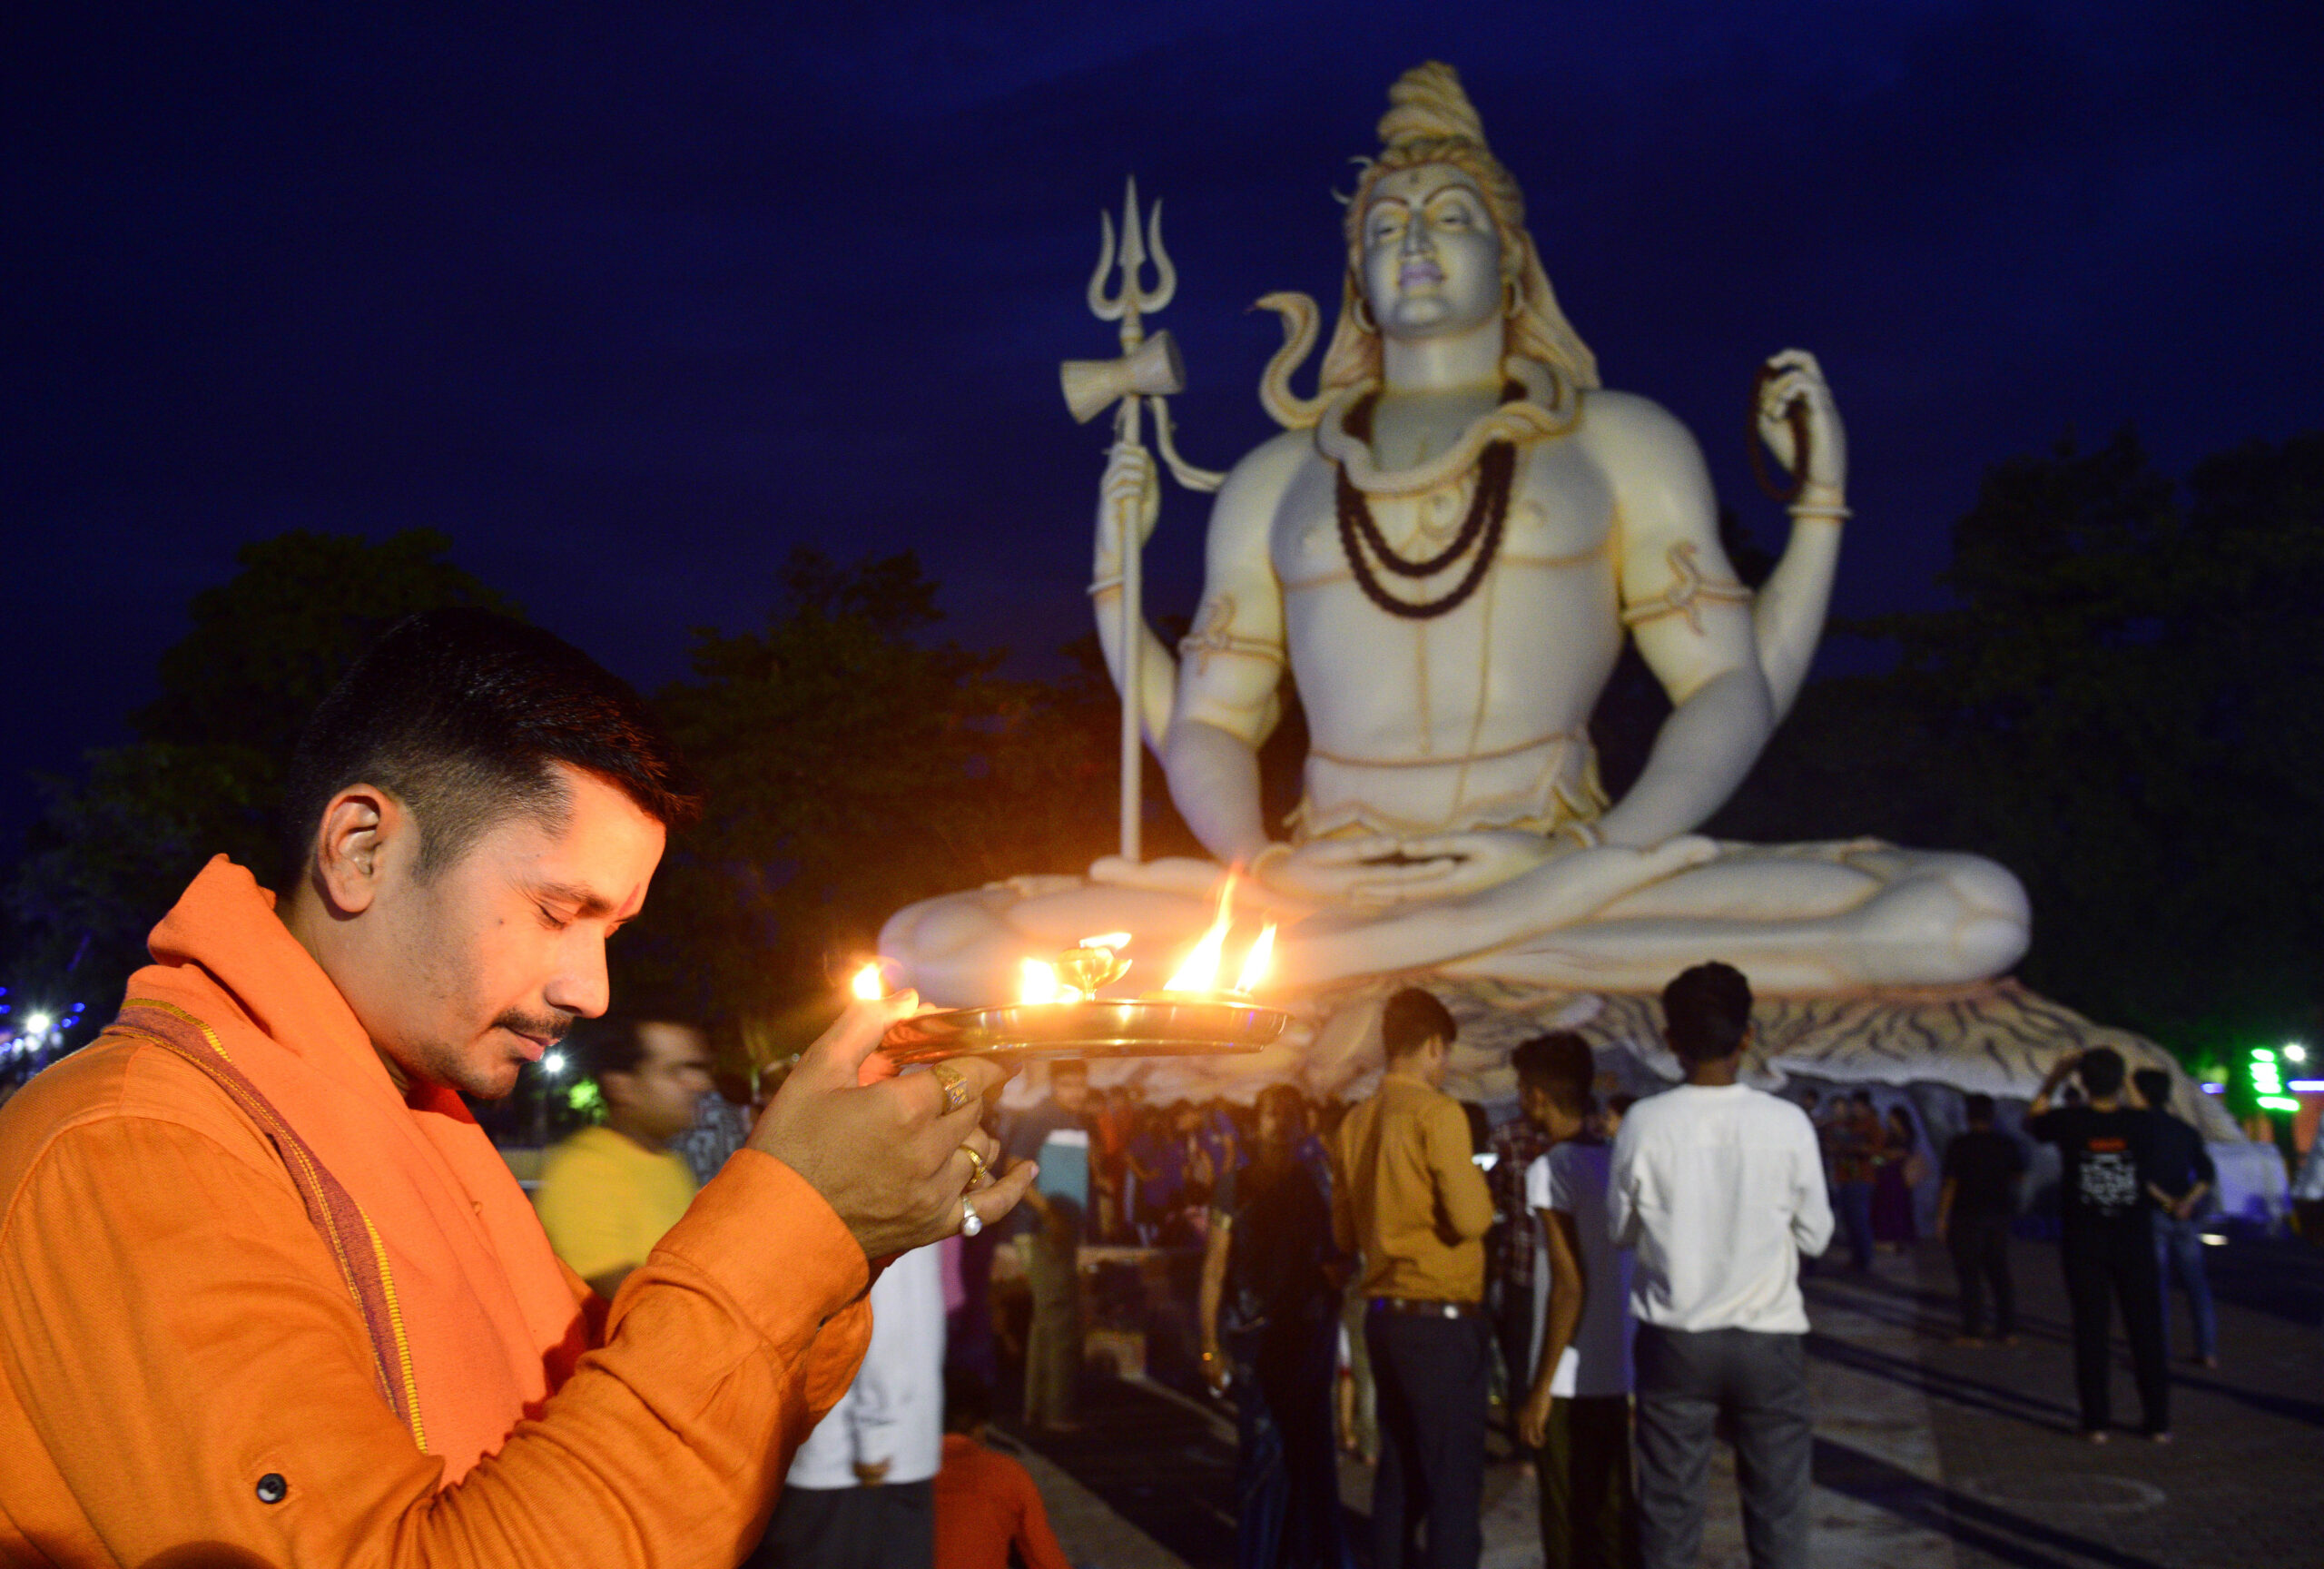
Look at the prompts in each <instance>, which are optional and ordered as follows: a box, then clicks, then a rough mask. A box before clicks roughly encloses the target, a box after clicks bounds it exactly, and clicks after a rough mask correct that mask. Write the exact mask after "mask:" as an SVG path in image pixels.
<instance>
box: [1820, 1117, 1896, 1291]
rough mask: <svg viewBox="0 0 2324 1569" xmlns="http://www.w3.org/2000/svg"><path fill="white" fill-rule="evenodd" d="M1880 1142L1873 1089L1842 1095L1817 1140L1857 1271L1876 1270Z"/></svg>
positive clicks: (1853, 1264)
mask: <svg viewBox="0 0 2324 1569" xmlns="http://www.w3.org/2000/svg"><path fill="white" fill-rule="evenodd" d="M1880 1142H1881V1130H1880V1117H1879V1114H1878V1113H1877V1112H1876V1111H1874V1110H1873V1109H1872V1091H1871V1090H1857V1091H1856V1093H1855V1094H1853V1095H1849V1096H1846V1097H1845V1098H1844V1099H1842V1100H1841V1104H1840V1105H1839V1107H1838V1108H1837V1110H1835V1111H1834V1112H1833V1113H1832V1117H1831V1120H1829V1121H1828V1122H1827V1123H1826V1124H1825V1125H1824V1127H1823V1129H1822V1130H1820V1132H1819V1133H1818V1135H1817V1146H1818V1148H1819V1149H1820V1150H1822V1153H1823V1157H1824V1167H1825V1175H1826V1178H1827V1180H1828V1181H1829V1182H1830V1184H1831V1195H1832V1213H1833V1214H1834V1216H1836V1217H1837V1219H1838V1221H1839V1226H1840V1235H1841V1236H1843V1237H1845V1238H1847V1243H1848V1261H1849V1265H1850V1267H1851V1268H1855V1269H1856V1270H1858V1271H1866V1270H1869V1269H1870V1268H1872V1254H1873V1249H1874V1247H1875V1245H1876V1244H1875V1242H1874V1239H1873V1234H1872V1187H1873V1181H1874V1179H1875V1178H1876V1176H1877V1174H1878V1168H1879V1163H1880Z"/></svg>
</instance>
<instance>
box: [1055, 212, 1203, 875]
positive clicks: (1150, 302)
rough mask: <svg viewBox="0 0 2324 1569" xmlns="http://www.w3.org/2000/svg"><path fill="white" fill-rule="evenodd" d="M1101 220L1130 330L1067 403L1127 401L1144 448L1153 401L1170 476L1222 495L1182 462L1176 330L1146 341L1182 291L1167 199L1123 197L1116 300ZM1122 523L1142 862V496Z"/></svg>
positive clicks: (1124, 662) (1130, 845)
mask: <svg viewBox="0 0 2324 1569" xmlns="http://www.w3.org/2000/svg"><path fill="white" fill-rule="evenodd" d="M1098 225H1099V232H1100V233H1101V234H1102V236H1103V239H1102V241H1101V242H1100V244H1099V247H1098V270H1097V271H1095V272H1093V273H1091V274H1090V275H1089V310H1090V312H1091V314H1093V315H1095V316H1096V317H1097V318H1098V321H1119V322H1120V323H1121V324H1122V328H1121V340H1122V354H1121V358H1120V359H1118V360H1067V361H1066V362H1065V363H1064V364H1063V365H1061V366H1059V368H1058V377H1059V381H1061V382H1062V383H1063V385H1064V388H1065V403H1066V407H1067V409H1068V410H1071V412H1072V414H1073V418H1074V419H1075V421H1076V422H1077V423H1079V424H1085V425H1086V424H1088V422H1089V421H1090V420H1091V419H1095V418H1096V417H1097V416H1098V413H1099V412H1101V411H1102V410H1104V409H1105V408H1106V407H1107V406H1108V404H1115V403H1118V405H1119V407H1118V408H1117V410H1115V414H1114V443H1115V448H1116V449H1117V450H1120V449H1137V448H1139V447H1141V446H1142V445H1143V440H1142V431H1141V428H1140V421H1139V412H1140V410H1141V408H1142V406H1143V403H1144V401H1145V400H1149V399H1150V400H1152V401H1153V404H1154V438H1155V444H1156V445H1157V447H1159V448H1160V449H1162V459H1163V461H1164V462H1166V463H1167V464H1168V465H1169V468H1170V472H1171V473H1172V474H1173V475H1175V476H1176V477H1177V481H1178V483H1179V484H1181V485H1183V486H1185V487H1186V488H1187V489H1189V490H1201V491H1209V490H1216V489H1217V488H1218V487H1219V485H1220V484H1221V483H1222V482H1224V480H1225V479H1226V476H1225V475H1223V474H1215V473H1212V472H1211V471H1210V470H1208V469H1196V468H1195V467H1194V466H1193V465H1192V464H1189V463H1187V462H1186V461H1185V460H1184V459H1181V458H1179V456H1178V451H1177V442H1176V440H1174V439H1172V434H1171V429H1170V412H1169V408H1168V406H1167V404H1166V403H1165V402H1164V401H1163V400H1164V398H1165V397H1166V396H1167V395H1168V394H1171V393H1174V392H1183V391H1184V390H1186V385H1187V370H1186V365H1185V362H1184V361H1183V360H1180V359H1179V357H1178V346H1177V343H1175V342H1173V341H1172V340H1171V338H1170V334H1169V333H1168V332H1167V331H1162V332H1157V333H1156V334H1155V335H1154V336H1153V337H1151V338H1148V337H1147V335H1146V324H1145V321H1144V318H1145V317H1146V316H1147V315H1149V314H1151V313H1153V312H1155V311H1159V310H1161V309H1162V307H1164V306H1165V305H1167V304H1168V303H1169V302H1170V301H1171V298H1172V297H1173V296H1174V295H1176V294H1177V291H1178V270H1177V268H1176V267H1173V266H1172V265H1171V264H1170V253H1169V252H1167V251H1165V250H1164V249H1163V248H1162V203H1161V202H1160V201H1159V200H1157V201H1156V202H1155V203H1154V206H1153V209H1152V211H1151V212H1149V213H1147V218H1146V221H1145V222H1144V223H1143V224H1141V223H1140V222H1139V221H1138V210H1137V176H1136V175H1132V176H1131V177H1130V179H1129V182H1128V189H1127V190H1126V191H1125V192H1124V194H1123V197H1122V231H1121V244H1120V249H1119V252H1118V260H1119V262H1120V266H1121V287H1120V290H1119V291H1118V292H1117V293H1115V294H1113V295H1112V296H1110V297H1108V294H1107V292H1106V275H1107V274H1108V273H1109V272H1111V271H1114V268H1115V262H1116V260H1117V252H1116V248H1115V243H1114V220H1113V216H1112V214H1110V213H1108V212H1105V211H1104V210H1103V209H1100V210H1099V211H1098ZM1141 230H1142V231H1143V233H1142V234H1141ZM1149 250H1150V251H1151V252H1152V258H1153V262H1154V271H1155V282H1154V286H1153V287H1152V288H1151V289H1148V288H1147V286H1146V285H1145V283H1144V282H1143V281H1141V280H1140V278H1139V276H1138V274H1139V271H1141V270H1142V269H1143V268H1144V266H1145V265H1146V262H1147V252H1149ZM1114 525H1115V528H1117V529H1118V537H1119V538H1120V540H1121V550H1122V603H1121V650H1122V655H1121V693H1122V731H1121V764H1122V798H1121V837H1122V847H1121V853H1122V858H1123V859H1124V860H1126V861H1137V860H1140V859H1142V858H1143V857H1142V855H1141V853H1140V846H1139V838H1140V834H1139V821H1140V817H1141V815H1142V811H1143V807H1144V804H1145V803H1144V798H1143V789H1142V786H1143V784H1144V777H1145V760H1146V755H1145V743H1144V739H1143V737H1142V735H1140V733H1139V719H1138V711H1139V706H1140V704H1139V700H1140V697H1141V695H1142V693H1143V691H1144V687H1143V684H1142V683H1143V675H1144V673H1143V671H1142V670H1141V669H1140V668H1139V666H1140V665H1141V663H1142V656H1144V654H1145V651H1146V650H1145V646H1144V645H1145V641H1146V608H1145V604H1144V598H1145V594H1144V570H1143V555H1144V552H1143V548H1142V547H1141V546H1140V544H1139V542H1138V538H1137V498H1129V499H1128V500H1127V501H1126V502H1125V503H1124V504H1123V506H1122V508H1121V511H1120V513H1119V514H1118V516H1117V517H1116V518H1115V519H1114Z"/></svg>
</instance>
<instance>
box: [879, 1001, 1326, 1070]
mask: <svg viewBox="0 0 2324 1569" xmlns="http://www.w3.org/2000/svg"><path fill="white" fill-rule="evenodd" d="M1290 1023H1291V1015H1290V1014H1288V1013H1286V1012H1285V1011H1283V1010H1282V1009H1280V1008H1263V1007H1261V1006H1260V1005H1259V1004H1257V1003H1256V1002H1228V1001H1219V1002H1211V1001H1207V1000H1195V999H1188V1000H1186V1001H1180V1000H1177V999H1175V998H1139V999H1137V1000H1136V1001H1132V1002H1116V1001H1113V1000H1110V999H1107V998H1098V999H1096V1000H1094V1001H1090V1002H1016V1003H1010V1004H1008V1005H1007V1006H1004V1007H999V1008H955V1009H952V1010H950V1011H948V1012H942V1013H923V1014H921V1016H920V1017H918V1018H917V1019H903V1020H899V1021H897V1022H895V1023H893V1024H891V1025H889V1026H888V1032H887V1034H886V1035H884V1036H882V1037H881V1041H880V1050H881V1051H884V1052H886V1053H887V1054H888V1055H889V1056H890V1057H891V1058H893V1059H895V1061H898V1062H904V1063H911V1062H934V1061H940V1060H942V1059H944V1058H947V1057H982V1056H1010V1057H1017V1058H1023V1059H1031V1058H1055V1057H1200V1056H1210V1055H1224V1054H1228V1053H1233V1052H1242V1051H1260V1050H1263V1049H1264V1048H1265V1047H1267V1046H1269V1045H1272V1044H1273V1043H1274V1042H1275V1039H1276V1038H1277V1037H1278V1036H1280V1035H1281V1034H1282V1033H1283V1032H1284V1031H1285V1029H1286V1028H1288V1027H1289V1025H1290Z"/></svg>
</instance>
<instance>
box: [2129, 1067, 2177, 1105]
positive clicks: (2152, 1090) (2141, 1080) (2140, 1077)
mask: <svg viewBox="0 0 2324 1569" xmlns="http://www.w3.org/2000/svg"><path fill="white" fill-rule="evenodd" d="M2131 1082H2132V1083H2133V1084H2135V1085H2137V1086H2138V1087H2139V1094H2140V1095H2141V1096H2142V1098H2143V1099H2144V1100H2145V1101H2146V1103H2147V1104H2148V1105H2149V1106H2152V1107H2153V1108H2154V1109H2155V1110H2158V1111H2159V1110H2162V1108H2163V1107H2165V1106H2168V1105H2170V1104H2171V1075H2170V1073H2169V1072H2168V1071H2165V1070H2163V1069H2161V1068H2142V1069H2140V1070H2139V1071H2137V1072H2135V1073H2133V1074H2132V1075H2131Z"/></svg>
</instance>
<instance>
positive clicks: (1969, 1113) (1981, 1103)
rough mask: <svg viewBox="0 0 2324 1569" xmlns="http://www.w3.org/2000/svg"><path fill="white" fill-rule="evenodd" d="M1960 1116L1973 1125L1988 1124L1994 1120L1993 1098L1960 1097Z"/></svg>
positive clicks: (1979, 1096) (1988, 1096)
mask: <svg viewBox="0 0 2324 1569" xmlns="http://www.w3.org/2000/svg"><path fill="white" fill-rule="evenodd" d="M1961 1114H1962V1115H1963V1116H1964V1117H1966V1118H1967V1119H1968V1120H1970V1121H1971V1122H1973V1123H1976V1124H1979V1125H1981V1126H1982V1125H1984V1124H1988V1123H1990V1122H1992V1121H1993V1120H1994V1098H1993V1097H1992V1096H1990V1095H1964V1096H1963V1097H1961Z"/></svg>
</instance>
